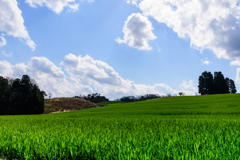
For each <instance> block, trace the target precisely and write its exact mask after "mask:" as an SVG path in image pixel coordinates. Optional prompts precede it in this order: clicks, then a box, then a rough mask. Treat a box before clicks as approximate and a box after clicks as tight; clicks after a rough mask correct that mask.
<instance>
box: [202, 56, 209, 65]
mask: <svg viewBox="0 0 240 160" xmlns="http://www.w3.org/2000/svg"><path fill="white" fill-rule="evenodd" d="M201 62H202V63H203V64H206V65H208V64H210V61H209V60H208V59H207V58H205V60H203V59H201Z"/></svg>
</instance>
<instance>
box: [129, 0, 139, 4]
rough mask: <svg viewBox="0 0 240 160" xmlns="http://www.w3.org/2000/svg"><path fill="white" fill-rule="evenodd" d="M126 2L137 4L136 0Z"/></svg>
mask: <svg viewBox="0 0 240 160" xmlns="http://www.w3.org/2000/svg"><path fill="white" fill-rule="evenodd" d="M127 3H129V4H130V3H132V4H133V5H137V4H138V0H127Z"/></svg>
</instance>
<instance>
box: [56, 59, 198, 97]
mask: <svg viewBox="0 0 240 160" xmlns="http://www.w3.org/2000/svg"><path fill="white" fill-rule="evenodd" d="M61 65H62V66H63V67H64V69H65V71H66V72H67V73H68V74H69V75H70V76H71V77H74V78H75V80H77V81H79V82H87V83H89V84H91V85H92V86H94V88H95V90H97V91H99V93H101V94H103V95H105V96H106V97H108V98H110V99H115V98H120V97H122V96H129V95H143V94H159V95H166V94H172V95H173V94H177V93H178V91H177V90H174V89H172V88H171V87H170V86H168V85H167V84H165V83H160V84H155V85H152V86H150V85H145V84H135V83H134V81H131V80H128V79H123V78H122V77H121V76H119V74H118V73H117V72H116V71H115V70H114V69H113V68H112V67H111V66H109V65H108V64H107V63H105V62H102V61H98V60H94V59H93V58H91V57H90V56H88V55H87V56H85V57H81V56H80V55H79V56H76V55H73V54H68V55H66V56H65V58H64V60H63V62H61ZM190 83H191V81H190ZM186 94H188V95H190V94H192V95H193V94H194V92H192V91H188V92H186Z"/></svg>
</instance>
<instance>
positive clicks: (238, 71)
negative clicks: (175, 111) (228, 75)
mask: <svg viewBox="0 0 240 160" xmlns="http://www.w3.org/2000/svg"><path fill="white" fill-rule="evenodd" d="M235 82H236V83H237V84H238V85H239V86H240V68H238V69H237V76H236V78H235Z"/></svg>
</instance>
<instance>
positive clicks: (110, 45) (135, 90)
mask: <svg viewBox="0 0 240 160" xmlns="http://www.w3.org/2000/svg"><path fill="white" fill-rule="evenodd" d="M237 4H238V1H237V0H230V1H228V2H225V1H223V0H220V1H216V2H208V1H207V0H206V1H205V0H190V1H188V2H185V1H184V0H178V1H177V0H165V1H160V0H140V1H138V0H132V1H127V0H113V1H107V0H101V1H98V0H95V1H94V0H88V1H87V0H55V1H51V0H25V1H24V0H1V1H0V19H1V21H0V75H1V76H3V77H7V76H10V77H13V78H17V77H19V78H21V76H22V75H23V74H28V75H29V76H30V77H31V78H32V79H35V80H36V82H37V83H38V85H39V87H40V89H42V90H44V91H46V92H47V93H52V95H53V97H59V96H74V95H79V94H88V93H92V92H98V93H101V94H102V95H105V96H107V97H108V98H110V99H115V98H120V97H122V96H129V95H143V94H160V95H164V94H168V93H170V94H177V93H178V92H179V91H183V92H184V93H185V94H187V95H195V93H197V92H198V88H197V86H198V77H199V76H200V75H201V73H202V72H204V71H210V72H212V73H214V72H215V71H221V72H222V73H223V74H224V76H225V77H229V78H230V79H233V80H235V84H236V87H237V90H238V91H239V89H240V68H239V66H240V47H239V40H240V38H239V37H240V36H239V34H240V26H239V15H240V8H239V6H238V5H237Z"/></svg>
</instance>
